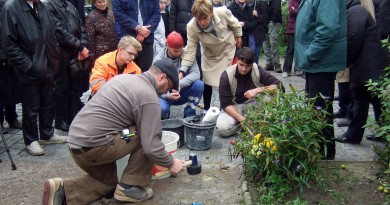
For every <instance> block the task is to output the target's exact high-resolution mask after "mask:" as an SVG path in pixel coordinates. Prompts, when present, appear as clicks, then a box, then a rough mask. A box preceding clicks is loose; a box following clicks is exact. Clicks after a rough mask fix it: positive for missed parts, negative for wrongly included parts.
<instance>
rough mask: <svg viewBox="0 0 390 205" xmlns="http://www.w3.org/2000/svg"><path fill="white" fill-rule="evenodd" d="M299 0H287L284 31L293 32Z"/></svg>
mask: <svg viewBox="0 0 390 205" xmlns="http://www.w3.org/2000/svg"><path fill="white" fill-rule="evenodd" d="M298 1H299V0H288V19H287V28H286V33H287V34H291V33H295V19H296V18H297V14H298V9H299V2H298Z"/></svg>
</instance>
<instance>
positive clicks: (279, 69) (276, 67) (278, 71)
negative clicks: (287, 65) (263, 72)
mask: <svg viewBox="0 0 390 205" xmlns="http://www.w3.org/2000/svg"><path fill="white" fill-rule="evenodd" d="M275 72H277V73H282V72H283V70H282V69H281V68H280V66H275Z"/></svg>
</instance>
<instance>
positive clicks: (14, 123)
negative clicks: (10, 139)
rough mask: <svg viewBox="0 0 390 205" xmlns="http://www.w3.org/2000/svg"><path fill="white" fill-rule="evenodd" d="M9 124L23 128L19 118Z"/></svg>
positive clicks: (14, 127) (15, 127) (13, 127)
mask: <svg viewBox="0 0 390 205" xmlns="http://www.w3.org/2000/svg"><path fill="white" fill-rule="evenodd" d="M8 126H9V127H10V128H12V129H22V123H20V122H19V120H18V119H16V120H14V121H12V122H8Z"/></svg>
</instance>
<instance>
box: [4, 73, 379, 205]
mask: <svg viewBox="0 0 390 205" xmlns="http://www.w3.org/2000/svg"><path fill="white" fill-rule="evenodd" d="M272 74H274V75H275V76H276V77H277V78H278V79H280V80H281V81H282V82H283V84H284V85H285V87H286V88H287V91H288V90H289V86H288V85H289V84H291V85H294V86H295V88H296V89H297V90H302V89H303V88H304V79H303V78H301V77H299V76H290V77H288V78H282V76H281V74H277V73H275V72H272ZM212 106H216V107H219V98H218V91H217V90H214V92H213V99H212ZM334 108H335V110H337V109H338V104H337V102H335V103H334ZM17 109H18V113H19V119H20V118H21V106H20V105H18V107H17ZM198 112H201V110H198ZM370 112H371V113H370V116H372V111H370ZM182 113H183V107H176V108H174V109H173V111H172V113H171V116H172V118H182V117H183V114H182ZM336 122H337V120H335V136H339V135H341V134H342V133H344V132H345V131H346V128H339V127H337V125H336ZM5 127H8V125H7V124H6V125H5ZM56 132H57V133H58V134H60V135H66V133H63V132H60V131H58V130H56ZM369 132H370V131H368V130H366V134H368V133H369ZM5 138H6V142H7V144H8V146H9V147H10V151H11V155H12V157H13V160H14V162H15V164H16V166H17V170H16V171H13V170H11V163H10V161H9V158H8V156H7V153H6V152H5V149H4V146H3V143H2V142H0V159H2V160H3V162H2V163H0V190H1V192H0V204H7V205H8V204H40V203H41V196H42V191H43V183H44V181H45V180H46V179H48V178H52V177H71V176H77V175H81V174H83V171H82V170H81V169H79V168H78V167H77V165H75V163H74V162H73V160H72V158H71V157H70V155H69V152H68V148H67V145H66V144H62V145H49V146H43V148H44V149H45V151H46V154H45V155H43V156H39V157H33V156H30V155H29V154H28V153H27V152H26V151H25V149H24V147H25V146H24V143H23V137H22V131H21V130H14V129H10V130H9V133H8V134H5ZM231 139H234V138H221V137H219V136H218V135H217V134H216V132H214V136H213V143H212V147H211V149H209V150H207V151H195V153H196V154H197V156H198V160H199V162H200V163H201V164H202V173H201V174H199V175H188V174H187V173H186V170H184V171H183V172H182V173H180V174H179V175H178V176H177V177H176V178H167V179H160V180H154V181H153V186H152V188H153V190H154V193H155V195H154V197H153V198H152V199H151V200H149V201H147V202H144V203H139V204H153V205H154V204H192V203H193V202H201V203H203V204H240V203H241V199H242V196H241V190H240V185H241V180H240V176H241V175H242V159H240V158H237V159H233V160H232V161H231V158H230V156H229V155H228V149H229V147H231V145H230V144H229V141H230V140H231ZM380 144H381V143H375V142H370V141H367V140H366V139H365V138H364V139H363V141H362V143H361V144H360V145H350V144H340V143H337V144H336V149H337V153H336V160H338V161H372V160H373V158H374V157H375V153H374V152H373V151H372V146H374V145H380ZM189 153H190V150H189V149H188V148H187V147H186V146H182V147H181V148H180V149H179V150H178V152H177V155H176V157H177V158H181V159H188V156H189ZM220 166H229V168H228V169H227V171H224V170H221V168H220ZM93 204H117V203H116V202H115V201H114V200H101V201H99V202H96V203H93Z"/></svg>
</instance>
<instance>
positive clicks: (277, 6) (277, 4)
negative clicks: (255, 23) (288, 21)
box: [257, 0, 282, 25]
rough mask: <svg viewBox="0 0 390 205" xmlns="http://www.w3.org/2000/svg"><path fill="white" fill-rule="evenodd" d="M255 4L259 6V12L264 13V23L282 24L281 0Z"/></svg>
mask: <svg viewBox="0 0 390 205" xmlns="http://www.w3.org/2000/svg"><path fill="white" fill-rule="evenodd" d="M257 4H258V5H259V6H260V8H261V10H263V11H265V12H266V13H265V18H264V20H265V22H267V25H268V22H269V21H272V22H274V23H282V1H281V0H272V1H259V2H257Z"/></svg>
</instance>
